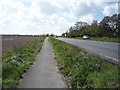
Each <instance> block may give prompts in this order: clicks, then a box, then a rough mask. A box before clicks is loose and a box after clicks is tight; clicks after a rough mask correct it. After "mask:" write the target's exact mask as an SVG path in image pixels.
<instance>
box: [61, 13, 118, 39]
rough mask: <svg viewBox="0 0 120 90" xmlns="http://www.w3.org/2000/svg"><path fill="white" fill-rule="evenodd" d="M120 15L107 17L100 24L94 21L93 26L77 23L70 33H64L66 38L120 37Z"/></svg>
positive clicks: (70, 29)
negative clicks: (84, 36)
mask: <svg viewBox="0 0 120 90" xmlns="http://www.w3.org/2000/svg"><path fill="white" fill-rule="evenodd" d="M119 26H120V14H119V15H118V14H114V15H112V16H105V17H104V18H103V19H102V20H101V21H100V22H99V23H98V21H97V20H93V22H92V23H91V24H88V23H87V22H82V21H79V22H76V23H75V24H74V26H71V27H70V28H69V31H68V32H66V33H63V34H62V36H66V37H82V36H83V35H89V36H91V37H120V32H119V28H118V27H119Z"/></svg>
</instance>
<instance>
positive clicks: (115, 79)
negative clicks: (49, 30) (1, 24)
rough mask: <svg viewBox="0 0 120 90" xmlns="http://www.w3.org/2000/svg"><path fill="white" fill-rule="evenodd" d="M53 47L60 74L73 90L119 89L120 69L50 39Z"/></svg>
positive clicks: (89, 54)
mask: <svg viewBox="0 0 120 90" xmlns="http://www.w3.org/2000/svg"><path fill="white" fill-rule="evenodd" d="M49 40H50V42H51V43H52V45H53V49H54V53H55V57H56V59H57V62H58V67H59V70H60V72H61V73H62V74H63V76H64V77H65V81H66V84H67V85H68V87H72V88H118V87H119V86H120V81H119V80H120V79H119V76H118V75H119V69H120V67H118V66H116V65H113V64H111V63H108V62H106V61H105V60H103V59H102V58H100V57H98V56H96V55H94V54H91V53H88V52H86V51H83V50H79V49H78V48H77V47H74V46H72V45H70V44H67V43H65V42H62V41H59V40H56V39H54V38H50V39H49Z"/></svg>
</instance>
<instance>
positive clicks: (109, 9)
mask: <svg viewBox="0 0 120 90" xmlns="http://www.w3.org/2000/svg"><path fill="white" fill-rule="evenodd" d="M117 13H118V4H117V3H113V4H111V5H107V6H105V7H104V10H103V14H104V15H105V16H110V15H113V14H117Z"/></svg>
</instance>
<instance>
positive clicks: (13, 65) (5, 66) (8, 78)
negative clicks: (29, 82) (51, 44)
mask: <svg viewBox="0 0 120 90" xmlns="http://www.w3.org/2000/svg"><path fill="white" fill-rule="evenodd" d="M43 41H44V37H40V38H38V39H36V40H34V41H32V42H30V43H29V44H27V45H25V46H23V47H21V48H19V49H17V50H15V51H11V52H9V53H7V54H6V55H4V56H3V57H2V88H14V87H15V86H16V84H17V83H18V82H19V79H20V77H21V76H22V74H23V73H24V71H25V70H26V69H27V68H28V67H29V66H30V65H31V64H32V63H33V61H34V58H35V57H36V55H37V53H38V51H39V50H40V49H41V47H42V44H43Z"/></svg>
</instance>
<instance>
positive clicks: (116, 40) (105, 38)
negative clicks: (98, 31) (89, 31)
mask: <svg viewBox="0 0 120 90" xmlns="http://www.w3.org/2000/svg"><path fill="white" fill-rule="evenodd" d="M76 39H82V40H83V38H82V37H76ZM86 40H95V41H103V42H115V43H120V38H112V37H111V38H110V37H91V38H90V39H86Z"/></svg>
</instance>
